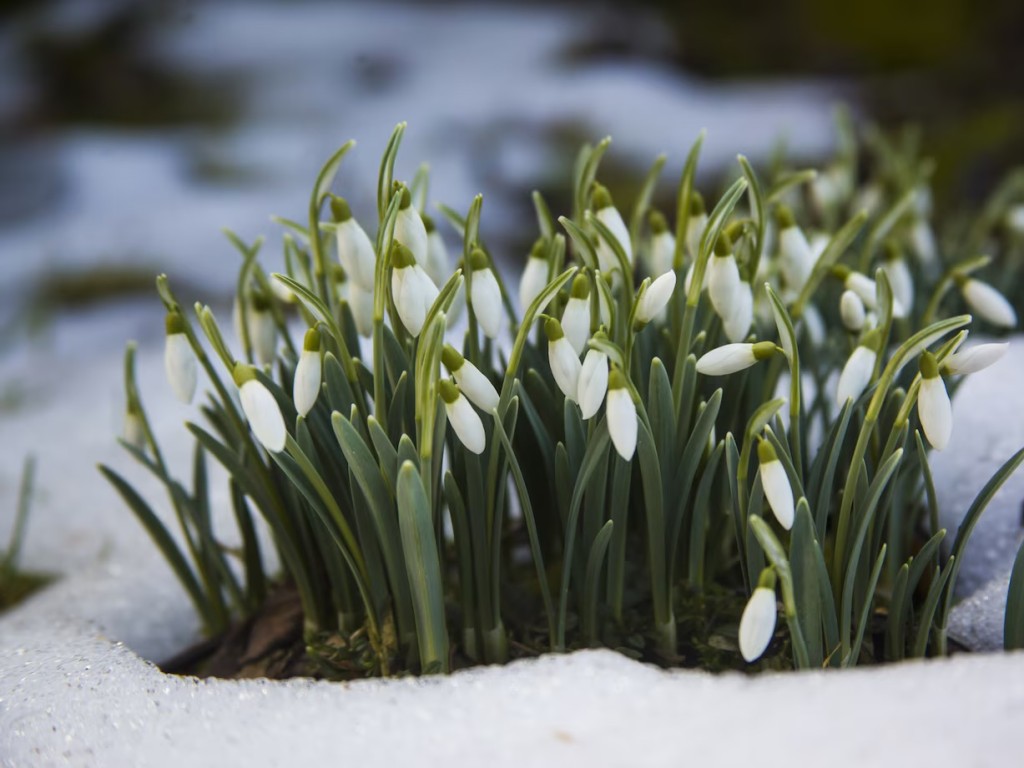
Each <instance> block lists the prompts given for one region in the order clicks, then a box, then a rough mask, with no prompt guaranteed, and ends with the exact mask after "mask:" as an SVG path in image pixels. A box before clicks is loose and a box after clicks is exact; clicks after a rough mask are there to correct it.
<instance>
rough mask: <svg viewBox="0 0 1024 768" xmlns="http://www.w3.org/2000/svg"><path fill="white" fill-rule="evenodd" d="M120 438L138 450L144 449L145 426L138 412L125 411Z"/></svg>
mask: <svg viewBox="0 0 1024 768" xmlns="http://www.w3.org/2000/svg"><path fill="white" fill-rule="evenodd" d="M121 438H122V439H123V440H124V441H125V442H126V443H128V445H130V446H132V447H133V448H138V449H139V450H140V451H142V450H145V448H146V428H145V426H144V425H143V423H142V417H141V416H140V415H139V414H138V413H136V412H134V411H131V410H128V411H125V414H124V428H123V429H122V431H121Z"/></svg>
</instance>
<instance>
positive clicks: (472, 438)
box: [438, 379, 487, 454]
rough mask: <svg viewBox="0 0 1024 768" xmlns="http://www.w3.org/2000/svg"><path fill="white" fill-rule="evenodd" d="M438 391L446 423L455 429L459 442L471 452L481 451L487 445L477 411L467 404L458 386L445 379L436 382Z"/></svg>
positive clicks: (477, 452) (478, 452)
mask: <svg viewBox="0 0 1024 768" xmlns="http://www.w3.org/2000/svg"><path fill="white" fill-rule="evenodd" d="M438 391H439V392H440V394H441V400H442V401H443V402H444V411H445V414H447V416H448V423H449V424H451V426H452V429H454V430H455V435H456V436H457V437H458V438H459V442H461V443H462V444H463V445H464V446H466V450H468V451H470V452H472V453H476V454H480V453H483V452H484V448H485V447H486V446H487V436H486V434H485V433H484V425H483V422H482V421H480V416H479V415H478V414H477V412H476V411H474V410H473V406H472V405H470V404H469V400H467V399H466V398H465V397H464V396H463V394H462V393H461V392H460V391H459V388H458V387H456V386H455V385H454V384H452V383H451V382H450V381H448V380H447V379H442V380H441V381H440V382H439V383H438Z"/></svg>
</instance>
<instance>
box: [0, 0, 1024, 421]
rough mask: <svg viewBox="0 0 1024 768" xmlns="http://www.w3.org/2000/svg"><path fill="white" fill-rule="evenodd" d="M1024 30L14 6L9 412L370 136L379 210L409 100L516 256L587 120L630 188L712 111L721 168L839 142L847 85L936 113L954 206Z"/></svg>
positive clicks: (986, 137) (441, 164) (9, 93)
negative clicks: (228, 234) (740, 156)
mask: <svg viewBox="0 0 1024 768" xmlns="http://www.w3.org/2000/svg"><path fill="white" fill-rule="evenodd" d="M1022 33H1024V3H1021V2H1020V0H993V1H992V2H988V3H978V2H970V0H927V2H926V1H925V0H909V1H906V2H885V1H883V0H861V2H858V3H843V4H833V3H826V2H817V1H816V0H776V2H773V3H763V2H757V0H716V2H711V3H682V2H669V1H668V0H647V1H646V2H642V3H634V4H630V5H629V7H628V8H627V6H626V4H624V3H611V2H608V3H573V2H562V3H558V2H546V3H543V4H541V3H523V2H519V3H505V4H503V3H481V2H463V3H458V2H456V3H416V4H399V3H392V2H374V3H369V2H367V3H337V2H326V1H324V0H294V1H290V2H285V1H284V0H277V1H271V0H264V1H262V2H217V1H215V0H191V1H184V2H175V1H171V0H163V1H161V0H145V1H143V0H138V1H136V2H132V1H130V0H2V1H0V414H2V412H3V410H4V409H10V408H18V407H21V406H23V405H25V404H26V403H29V402H31V401H32V399H33V398H39V397H45V394H46V387H45V385H42V386H40V385H38V384H37V383H32V381H33V380H32V379H31V378H27V377H26V376H25V375H23V374H24V372H25V371H27V370H29V368H30V367H31V364H32V362H33V361H38V360H39V356H40V355H41V354H45V355H54V354H56V355H57V356H58V357H59V358H60V359H61V360H71V361H74V360H81V359H85V358H86V357H94V356H96V355H100V354H106V353H107V352H112V351H115V350H119V349H120V348H121V347H122V345H123V343H124V340H125V339H126V338H129V337H133V338H140V339H142V340H146V339H150V340H154V339H160V338H161V337H162V323H161V322H160V317H161V311H160V306H159V302H158V301H157V299H156V297H155V295H154V293H153V290H152V285H153V276H154V274H155V273H157V272H160V271H166V272H168V273H169V274H170V275H171V277H172V281H173V284H174V285H175V286H176V288H177V290H178V293H179V295H181V296H183V297H185V296H187V297H189V298H196V299H200V300H202V301H205V302H211V303H214V305H215V306H218V305H219V306H223V304H218V302H226V300H227V298H228V297H229V296H230V294H231V291H232V286H233V277H234V273H235V269H236V268H237V265H238V256H237V254H236V252H235V251H234V250H233V249H232V248H231V247H230V246H229V244H228V243H227V240H226V239H225V238H224V237H223V235H222V234H221V232H220V228H221V227H225V226H227V227H231V228H232V229H234V230H235V231H236V232H238V233H239V235H241V236H242V238H243V239H245V240H246V241H251V240H252V239H253V238H255V237H256V236H257V235H260V234H264V235H266V236H267V245H266V246H265V248H264V260H265V262H266V263H267V264H268V266H269V267H271V268H276V267H277V266H278V264H279V261H278V256H277V253H278V252H279V250H280V237H281V232H280V229H279V228H278V227H277V226H276V225H274V224H272V223H271V221H270V220H269V215H270V214H279V215H283V216H288V217H293V218H302V216H303V208H304V206H305V201H306V200H307V199H308V190H309V186H310V184H311V183H312V180H313V178H314V175H315V173H316V171H317V169H318V168H319V167H320V164H321V163H322V162H323V160H324V159H326V158H327V157H328V155H329V154H330V153H331V152H332V151H333V150H334V149H335V148H336V147H337V146H339V145H340V144H341V143H342V142H344V141H346V140H347V139H349V138H355V139H356V140H357V141H358V142H359V146H358V147H357V149H356V151H355V152H354V153H351V154H350V155H349V157H348V158H346V160H345V163H344V165H343V168H342V172H341V175H340V177H339V191H340V193H341V194H343V195H345V196H346V197H348V198H349V199H350V201H351V202H352V206H353V208H354V210H355V212H356V215H357V217H359V218H361V219H363V220H364V222H366V223H367V228H368V229H370V230H371V231H372V224H373V222H372V220H371V217H372V215H373V214H372V211H373V200H372V195H373V194H374V183H375V179H376V172H377V164H378V161H379V157H380V153H381V151H382V150H383V147H384V143H385V142H386V140H387V137H388V135H389V133H390V130H391V128H392V127H393V126H394V124H395V123H396V122H398V121H400V120H407V121H408V123H409V128H408V131H407V133H406V138H405V141H404V144H403V147H402V151H401V154H400V159H399V164H398V167H397V169H396V171H397V177H398V178H405V179H409V178H411V177H412V175H413V173H414V172H415V170H416V168H417V167H418V166H419V164H420V163H421V162H428V163H429V164H430V166H431V171H432V173H431V188H430V193H431V199H432V201H435V202H436V201H443V202H445V203H446V204H448V205H450V206H452V207H453V208H455V209H456V210H461V211H465V210H466V209H467V207H468V205H469V203H470V201H471V199H472V197H473V195H474V194H476V193H477V192H483V193H484V199H485V204H484V214H483V231H484V233H485V234H486V236H487V238H488V243H489V244H490V245H491V247H492V249H493V250H494V251H495V252H496V253H498V254H500V255H502V256H503V257H504V259H505V262H504V263H505V265H506V267H507V268H508V269H509V270H511V269H515V268H517V266H518V264H519V261H520V259H521V258H523V257H524V256H525V253H526V249H527V248H528V245H529V243H530V242H531V241H532V239H533V237H534V232H535V223H534V219H533V214H532V210H531V207H530V199H529V192H530V190H532V189H533V188H540V189H541V190H542V191H544V193H545V195H547V196H548V198H549V200H551V201H553V202H554V203H555V204H556V205H557V203H558V201H560V200H564V199H565V196H566V194H567V193H568V188H569V181H570V164H571V161H572V158H573V156H574V153H575V151H576V149H577V148H578V146H579V144H580V143H581V142H582V141H584V140H589V141H594V140H597V139H599V138H601V137H602V136H604V135H606V134H610V135H611V136H612V137H613V138H614V143H613V145H612V149H611V151H610V153H609V155H608V156H607V159H606V161H605V163H604V165H603V166H602V174H601V175H602V178H603V179H604V180H605V181H607V182H610V185H611V186H612V188H613V191H614V190H615V189H616V188H617V187H619V188H624V189H627V190H628V189H629V186H630V184H631V183H635V180H636V179H637V178H638V177H639V176H640V175H641V174H642V173H643V172H644V171H645V169H646V168H647V167H648V166H649V164H650V163H651V161H652V160H653V159H654V157H655V156H656V155H657V154H658V153H659V152H665V153H667V155H668V164H667V166H666V171H665V174H664V176H663V180H664V183H665V185H666V189H667V188H668V187H669V185H671V184H674V182H675V180H676V179H677V178H678V174H679V170H680V169H681V166H682V163H683V159H684V157H685V154H686V151H687V150H688V148H689V146H690V144H691V143H692V141H693V140H694V138H695V137H696V135H697V132H698V131H699V130H700V129H701V128H707V129H708V138H707V141H706V143H705V149H704V153H703V156H702V165H701V175H702V178H703V179H705V180H715V179H717V178H718V177H719V175H720V174H721V173H723V172H725V171H726V170H727V169H728V170H729V171H730V172H731V171H734V170H735V167H734V165H731V164H733V163H734V159H735V154H736V153H737V152H743V153H745V154H747V155H748V156H749V157H750V158H751V159H752V160H753V161H754V162H755V164H756V163H757V162H759V161H760V162H762V163H764V162H766V161H767V158H768V157H769V156H770V155H771V153H772V152H773V151H775V150H776V149H777V148H778V147H779V146H780V145H782V146H784V147H785V148H786V151H787V153H788V155H789V156H791V157H793V158H795V159H796V160H799V161H800V162H806V163H815V162H819V161H821V160H823V159H825V158H827V156H828V155H829V153H830V151H831V150H832V149H833V145H834V141H835V134H834V128H833V110H834V107H835V105H836V104H838V103H840V102H843V103H846V104H848V105H849V106H850V107H851V109H852V110H853V112H854V114H855V115H857V116H858V119H861V120H867V119H871V120H877V121H879V122H880V123H881V124H882V125H883V126H887V127H896V126H900V125H902V124H904V123H906V122H908V121H910V122H914V123H916V124H919V125H920V131H919V133H914V134H908V136H911V137H912V140H914V141H920V143H921V145H922V147H923V151H924V154H926V155H931V156H933V157H935V158H936V159H937V160H938V171H937V173H936V175H935V177H934V179H935V183H936V204H937V210H938V211H939V215H941V211H942V210H943V206H947V205H949V204H950V202H951V201H954V200H955V201H957V202H958V203H962V202H963V201H973V200H977V199H979V198H980V197H982V196H983V195H984V193H985V192H986V191H988V190H989V189H990V188H991V187H992V186H993V185H994V184H995V182H996V180H997V178H998V177H999V176H1000V175H1001V174H1002V173H1003V172H1004V171H1005V170H1006V169H1007V168H1009V167H1010V166H1011V165H1013V164H1017V163H1019V162H1020V161H1021V159H1022V158H1024V130H1022V126H1024V46H1022V45H1021V44H1020V41H1021V39H1024V38H1022ZM705 183H711V182H708V181H706V182H705ZM563 210H564V209H563ZM110 379H111V393H110V395H109V398H110V401H111V402H117V401H118V398H119V392H116V391H115V388H116V387H117V386H118V384H119V381H118V379H117V377H116V375H115V374H114V371H112V372H111V377H110Z"/></svg>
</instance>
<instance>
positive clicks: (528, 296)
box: [519, 238, 548, 313]
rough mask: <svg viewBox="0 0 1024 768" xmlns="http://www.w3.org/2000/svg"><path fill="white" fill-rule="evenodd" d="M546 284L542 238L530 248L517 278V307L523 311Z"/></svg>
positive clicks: (546, 267) (545, 265) (546, 270)
mask: <svg viewBox="0 0 1024 768" xmlns="http://www.w3.org/2000/svg"><path fill="white" fill-rule="evenodd" d="M547 284H548V260H547V257H546V256H545V248H544V240H543V238H541V239H538V240H537V242H535V243H534V244H533V248H532V249H530V255H529V257H528V258H527V259H526V266H525V267H524V268H523V276H522V277H521V278H520V279H519V309H520V310H521V311H522V312H523V313H525V312H526V310H527V309H528V308H529V306H530V305H531V304H533V300H534V299H536V298H537V297H538V296H540V294H541V292H542V291H543V290H544V288H545V287H547Z"/></svg>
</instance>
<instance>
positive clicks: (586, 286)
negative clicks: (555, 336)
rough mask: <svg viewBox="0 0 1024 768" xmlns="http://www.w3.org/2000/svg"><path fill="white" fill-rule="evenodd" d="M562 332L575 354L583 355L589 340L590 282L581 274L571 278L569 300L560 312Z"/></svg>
mask: <svg viewBox="0 0 1024 768" xmlns="http://www.w3.org/2000/svg"><path fill="white" fill-rule="evenodd" d="M562 330H563V331H564V332H565V337H566V338H567V339H568V340H569V343H570V344H572V348H573V349H575V350H576V354H577V355H580V354H583V350H584V349H586V348H587V339H589V338H590V280H589V279H588V278H587V276H586V275H584V274H582V273H580V274H578V275H576V277H575V278H573V281H572V289H571V290H570V292H569V300H568V301H567V302H566V303H565V309H564V310H563V311H562Z"/></svg>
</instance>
